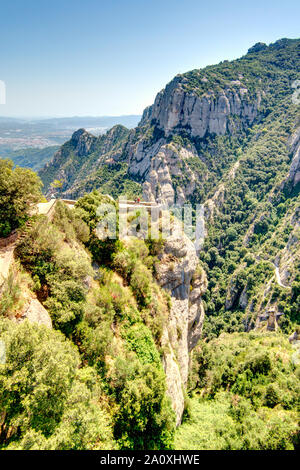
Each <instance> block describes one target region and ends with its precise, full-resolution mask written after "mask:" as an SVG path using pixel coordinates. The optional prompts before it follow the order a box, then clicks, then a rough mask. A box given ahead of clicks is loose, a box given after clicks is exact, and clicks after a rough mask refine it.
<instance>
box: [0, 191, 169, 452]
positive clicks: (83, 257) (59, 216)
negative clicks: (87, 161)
mask: <svg viewBox="0 0 300 470" xmlns="http://www.w3.org/2000/svg"><path fill="white" fill-rule="evenodd" d="M100 201H102V202H104V201H106V198H105V197H102V196H101V195H100V194H99V193H96V192H94V193H92V194H91V195H87V196H85V197H84V198H83V199H82V200H80V201H79V202H78V205H77V208H76V209H74V210H73V211H72V210H70V209H68V208H67V207H66V206H65V205H64V204H63V203H58V204H57V206H56V212H55V214H54V217H53V221H52V223H50V222H49V220H48V219H47V218H46V217H44V216H38V217H36V218H35V220H32V226H31V227H30V228H27V229H26V231H25V232H24V234H23V236H22V238H21V239H20V241H19V243H18V247H17V249H16V255H17V257H18V259H19V261H20V262H21V267H19V270H21V272H22V270H26V273H27V275H25V273H24V274H23V276H15V277H14V279H11V280H10V283H11V284H10V285H9V283H7V285H6V289H7V291H8V292H5V291H4V295H3V301H2V300H1V303H0V306H1V313H2V316H3V317H9V318H11V316H12V314H13V313H14V312H15V310H14V307H15V306H17V305H18V308H17V312H15V314H17V315H19V314H20V310H21V309H22V295H23V293H25V292H26V290H28V289H29V288H30V289H31V290H33V291H35V293H36V295H37V297H38V299H39V300H40V301H41V302H42V304H43V305H44V306H45V307H46V308H47V311H48V312H49V314H50V316H51V318H52V322H53V325H54V327H55V329H56V330H59V331H60V333H58V332H55V331H48V330H47V329H46V328H45V327H43V326H40V327H38V326H31V325H30V324H28V323H26V322H25V323H23V324H21V325H19V326H18V325H16V324H14V323H12V322H10V321H8V320H2V323H1V328H2V330H1V331H3V333H2V332H1V338H2V340H3V341H4V342H5V344H6V350H7V360H6V363H5V364H4V365H0V371H1V372H0V373H1V374H2V375H1V377H2V386H1V390H2V392H1V393H2V395H0V403H1V409H2V410H3V423H2V429H3V431H2V434H1V438H0V443H1V445H2V447H5V448H7V447H8V448H18V449H20V448H22V449H25V448H26V449H34V448H50V449H55V448H66V449H68V448H77V449H86V448H103V447H105V446H106V448H112V447H116V448H122V449H128V448H135V449H143V448H147V449H161V448H170V447H172V442H173V435H174V415H173V411H172V409H171V405H170V401H169V399H168V398H167V397H166V393H165V392H166V383H165V374H164V371H163V368H162V363H161V358H160V338H161V334H162V328H163V325H164V322H165V321H166V318H167V315H168V311H169V301H168V297H167V295H166V294H165V293H164V292H163V291H162V290H161V289H160V288H159V287H158V285H157V284H156V282H155V281H154V278H153V263H154V258H153V256H151V254H150V252H149V249H148V247H147V246H146V244H145V243H144V242H143V241H140V240H136V241H131V242H128V243H126V244H121V243H120V242H118V241H116V242H113V243H112V242H111V241H110V240H108V241H107V242H105V241H100V240H99V239H97V237H95V235H94V233H93V228H94V227H95V225H96V224H97V215H96V209H97V207H98V205H99V202H100ZM84 220H85V221H84ZM83 243H84V244H85V246H86V247H88V248H89V249H90V252H91V253H92V254H93V261H94V263H96V264H94V269H93V268H92V264H91V263H92V258H91V255H90V254H89V252H88V251H87V250H86V249H85V247H84V245H83ZM104 253H106V254H107V253H109V256H103V254H104ZM12 292H14V293H15V298H14V305H13V306H12V305H11V304H10V303H9V302H7V298H8V297H9V295H7V293H8V294H11V293H12ZM25 300H26V296H25V294H24V297H23V302H25ZM18 343H20V344H21V345H22V347H20V348H18V347H17V348H16V344H18ZM44 351H47V354H44ZM41 357H43V360H42V361H41V362H39V361H40V358H41ZM35 361H36V362H35ZM16 364H18V365H17V367H16ZM65 364H66V365H67V366H65ZM50 370H51V374H50ZM35 374H37V376H36V375H35ZM49 374H50V376H49V380H50V382H48V379H47V377H48V375H49ZM11 391H14V393H13V394H12V393H11ZM77 394H80V397H79V396H78V399H77V398H76V396H77ZM52 395H53V396H52ZM44 400H48V403H47V406H46V404H45V403H46V402H45V401H44ZM52 402H53V405H52V404H51V403H52ZM52 407H53V409H52ZM78 409H80V413H79V414H78V416H77V410H78ZM41 410H42V411H41ZM27 415H28V416H29V417H30V418H26V419H25V416H27ZM72 416H73V417H75V416H77V417H76V421H75V422H74V419H73V418H72ZM74 426H75V428H74Z"/></svg>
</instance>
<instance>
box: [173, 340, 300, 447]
mask: <svg viewBox="0 0 300 470" xmlns="http://www.w3.org/2000/svg"><path fill="white" fill-rule="evenodd" d="M299 364H300V352H299V346H298V349H296V348H295V347H292V346H291V345H290V344H289V342H288V340H287V339H286V338H285V337H284V335H282V334H275V333H268V334H266V333H264V334H260V333H253V332H252V333H233V334H228V333H227V334H226V333H223V334H222V335H221V336H220V337H219V338H218V339H215V340H212V341H210V342H209V343H204V342H201V344H200V345H199V346H198V347H197V350H196V351H195V352H194V353H193V368H192V372H191V377H190V387H191V389H192V390H193V392H192V398H191V400H190V418H188V419H186V421H185V423H184V424H183V425H182V426H181V427H180V428H179V429H178V431H177V432H176V439H175V445H176V448H178V449H208V450H209V449H227V450H237V449H241V450H282V449H287V450H291V449H294V448H297V447H299V426H298V422H299V392H300V385H299V384H300V382H299V378H300V375H299V374H300V365H299Z"/></svg>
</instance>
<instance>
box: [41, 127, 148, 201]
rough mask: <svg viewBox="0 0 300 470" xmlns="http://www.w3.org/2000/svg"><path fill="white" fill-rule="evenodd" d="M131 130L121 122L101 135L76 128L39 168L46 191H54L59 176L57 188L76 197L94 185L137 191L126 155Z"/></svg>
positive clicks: (116, 190)
mask: <svg viewBox="0 0 300 470" xmlns="http://www.w3.org/2000/svg"><path fill="white" fill-rule="evenodd" d="M129 133H130V131H129V130H128V129H126V128H125V127H124V126H120V125H117V126H115V127H113V128H112V129H110V130H109V131H108V132H107V133H106V134H104V135H101V136H99V137H98V138H97V137H94V136H93V135H92V134H90V133H88V132H86V131H85V130H84V129H79V130H78V131H76V132H75V133H74V134H73V136H72V138H71V140H69V141H68V142H66V143H65V144H64V145H63V146H62V147H61V148H60V150H58V152H56V154H55V155H54V158H53V161H51V162H50V163H48V164H47V165H46V166H45V168H44V169H42V170H41V171H40V177H41V179H42V181H43V183H44V186H45V187H44V191H45V192H46V193H47V194H51V191H52V190H51V183H52V182H53V181H54V180H58V181H59V182H60V185H59V189H58V190H56V191H58V192H59V193H61V194H64V195H65V196H67V197H69V198H70V197H71V198H77V197H78V196H81V195H83V194H84V193H85V192H89V191H91V190H92V189H95V188H101V190H102V192H109V193H110V194H112V195H113V196H114V195H116V194H119V192H120V191H123V192H124V194H125V193H126V191H131V192H133V193H138V192H139V185H138V184H136V183H134V182H132V181H131V180H130V178H129V177H128V175H127V164H126V162H125V157H124V147H125V145H126V143H127V139H128V136H129ZM116 182H118V184H117V183H116Z"/></svg>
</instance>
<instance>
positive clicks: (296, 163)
mask: <svg viewBox="0 0 300 470" xmlns="http://www.w3.org/2000/svg"><path fill="white" fill-rule="evenodd" d="M289 145H290V148H291V150H292V153H293V159H292V163H291V166H290V173H289V179H290V181H292V183H293V186H296V184H298V183H299V181H300V128H298V129H297V131H296V132H295V134H294V135H293V136H292V137H291V140H290V142H289Z"/></svg>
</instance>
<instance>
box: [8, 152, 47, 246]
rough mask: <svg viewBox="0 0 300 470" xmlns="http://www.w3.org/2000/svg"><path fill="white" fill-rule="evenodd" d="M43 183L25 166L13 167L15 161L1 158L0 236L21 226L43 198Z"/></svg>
mask: <svg viewBox="0 0 300 470" xmlns="http://www.w3.org/2000/svg"><path fill="white" fill-rule="evenodd" d="M41 187H42V183H41V181H40V179H39V178H38V176H37V175H36V174H35V173H34V172H33V171H31V170H28V169H25V168H19V167H17V168H15V169H13V162H12V161H10V160H1V159H0V237H6V236H7V235H9V234H10V233H11V231H12V230H14V229H16V228H18V227H20V226H21V225H22V224H24V222H26V220H27V219H28V216H29V215H30V210H31V209H32V207H33V205H34V204H35V203H37V202H38V201H39V199H40V198H41V196H42V194H41Z"/></svg>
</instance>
